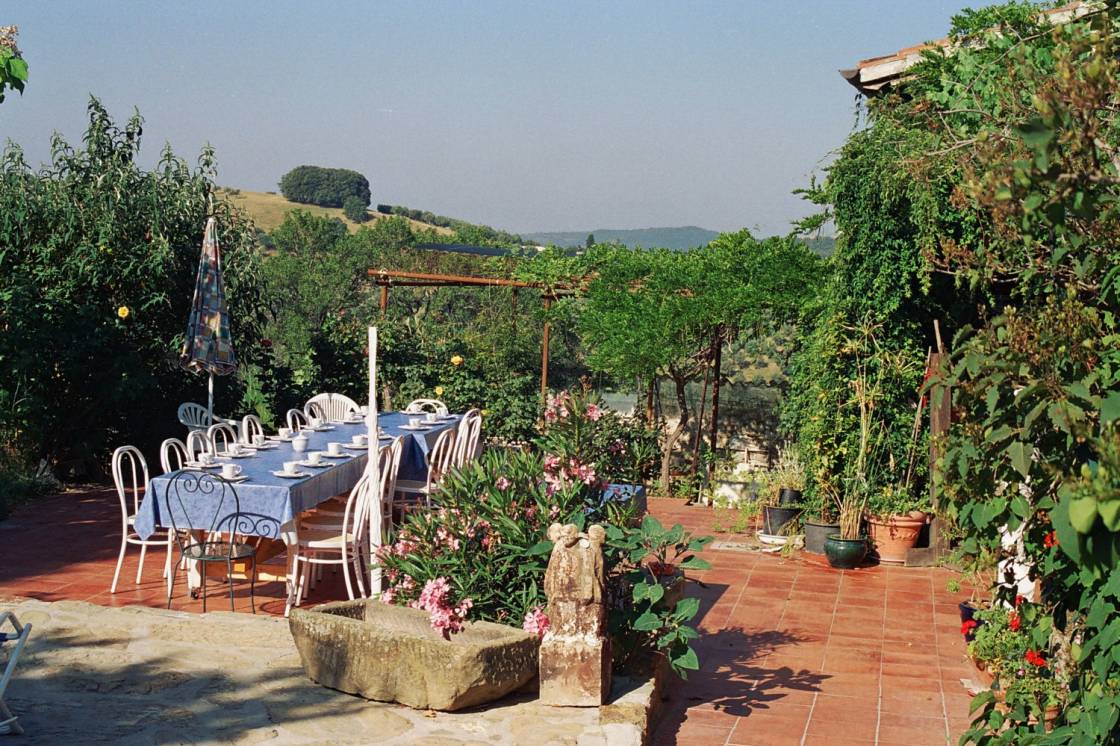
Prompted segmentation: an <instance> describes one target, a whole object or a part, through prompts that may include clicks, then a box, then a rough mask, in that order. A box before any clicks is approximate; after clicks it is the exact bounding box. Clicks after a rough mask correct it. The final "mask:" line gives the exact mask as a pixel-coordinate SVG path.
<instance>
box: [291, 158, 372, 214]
mask: <svg viewBox="0 0 1120 746" xmlns="http://www.w3.org/2000/svg"><path fill="white" fill-rule="evenodd" d="M280 193H281V194H283V195H284V197H285V199H289V200H291V201H292V202H302V203H304V204H309V205H319V206H320V207H342V206H343V203H344V202H345V201H346V198H347V197H355V198H357V199H358V200H359V201H360V202H361V204H362V207H368V206H369V201H370V191H369V180H367V179H366V177H364V176H362V175H361V174H360V173H358V172H357V171H351V170H349V169H345V168H323V167H322V166H297V167H296V168H293V169H292V170H291V171H289V172H288V173H286V174H284V176H283V177H282V178H281V179H280Z"/></svg>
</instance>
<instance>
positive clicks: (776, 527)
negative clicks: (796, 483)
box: [759, 471, 801, 543]
mask: <svg viewBox="0 0 1120 746" xmlns="http://www.w3.org/2000/svg"><path fill="white" fill-rule="evenodd" d="M762 479H763V481H762V489H761V492H760V497H761V498H762V500H763V508H762V529H760V531H759V535H760V536H761V537H763V540H764V541H765V540H766V539H778V538H781V537H788V536H789V535H790V532H791V531H792V530H794V529H796V527H797V519H798V517H799V516H800V515H801V506H800V505H782V504H781V491H782V486H781V483H782V477H781V474H780V473H778V472H776V471H772V472H763V474H762ZM771 543H773V542H771ZM781 543H784V542H781Z"/></svg>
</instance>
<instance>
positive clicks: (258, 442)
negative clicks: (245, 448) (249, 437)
mask: <svg viewBox="0 0 1120 746" xmlns="http://www.w3.org/2000/svg"><path fill="white" fill-rule="evenodd" d="M253 445H255V446H263V445H264V436H263V435H261V434H260V433H258V434H256V435H254V436H253Z"/></svg>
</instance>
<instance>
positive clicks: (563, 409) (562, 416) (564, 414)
mask: <svg viewBox="0 0 1120 746" xmlns="http://www.w3.org/2000/svg"><path fill="white" fill-rule="evenodd" d="M557 414H559V415H560V419H562V420H566V419H568V415H569V414H570V412H568V408H567V407H560V409H559V411H558V412H557Z"/></svg>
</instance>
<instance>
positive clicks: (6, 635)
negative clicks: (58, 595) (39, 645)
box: [0, 611, 31, 736]
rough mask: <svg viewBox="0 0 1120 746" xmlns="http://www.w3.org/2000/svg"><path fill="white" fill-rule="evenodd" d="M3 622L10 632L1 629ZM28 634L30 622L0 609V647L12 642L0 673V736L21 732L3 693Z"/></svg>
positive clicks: (6, 688)
mask: <svg viewBox="0 0 1120 746" xmlns="http://www.w3.org/2000/svg"><path fill="white" fill-rule="evenodd" d="M5 622H7V623H8V625H9V626H10V627H11V628H12V631H11V632H4V631H2V630H3V627H4V623H5ZM30 635H31V625H30V624H20V623H19V620H18V619H16V615H15V614H13V613H12V612H10V611H0V647H3V646H5V645H7V644H8V643H14V644H13V645H12V648H11V652H10V653H8V662H7V664H5V666H4V673H3V675H0V736H2V735H6V734H8V733H11V734H12V735H16V736H18V735H20V734H21V733H23V727H22V726H21V725H20V724H19V721H18V719H17V718H16V716H15V715H13V714H12V711H11V710H9V709H8V705H7V704H5V702H4V693H5V692H6V691H8V682H10V681H11V680H12V675H13V674H14V673H15V672H16V664H17V663H19V655H20V653H22V652H23V646H24V645H25V644H26V643H27V638H28V637H29V636H30Z"/></svg>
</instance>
